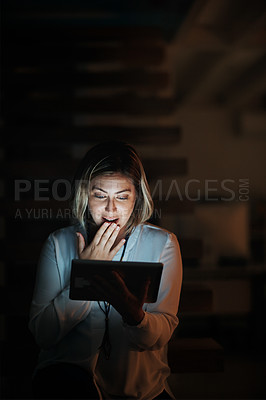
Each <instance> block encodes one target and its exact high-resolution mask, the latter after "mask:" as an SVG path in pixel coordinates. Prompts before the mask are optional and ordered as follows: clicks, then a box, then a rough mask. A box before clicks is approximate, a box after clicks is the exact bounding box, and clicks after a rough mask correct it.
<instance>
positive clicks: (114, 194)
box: [88, 173, 136, 232]
mask: <svg viewBox="0 0 266 400" xmlns="http://www.w3.org/2000/svg"><path fill="white" fill-rule="evenodd" d="M135 200H136V191H135V186H134V185H133V183H132V181H131V179H129V178H128V177H126V176H125V175H122V174H120V173H114V174H112V175H108V176H106V175H100V176H97V177H96V178H94V179H92V180H91V184H90V192H89V203H88V204H89V209H90V213H91V216H92V218H93V220H94V222H95V223H96V225H98V226H100V225H102V224H103V223H104V222H106V221H107V222H115V223H116V224H117V225H119V226H120V232H122V230H123V228H125V226H126V223H127V222H128V220H129V218H130V216H131V214H132V211H133V209H134V205H135Z"/></svg>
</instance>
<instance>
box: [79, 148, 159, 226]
mask: <svg viewBox="0 0 266 400" xmlns="http://www.w3.org/2000/svg"><path fill="white" fill-rule="evenodd" d="M114 173H121V174H122V175H125V176H126V177H127V178H129V179H131V181H132V183H133V184H134V186H135V190H136V201H135V206H134V209H133V212H132V214H131V216H130V218H129V220H128V222H127V226H126V233H130V232H131V231H132V229H133V228H134V227H136V226H137V225H139V224H140V223H143V222H145V221H147V220H148V219H149V218H150V217H151V215H152V212H153V201H152V197H151V193H150V188H149V185H148V182H147V178H146V174H145V171H144V168H143V165H142V163H141V161H140V158H139V156H138V154H137V153H136V151H135V150H134V148H133V147H132V146H130V145H129V144H127V143H123V142H114V141H113V142H103V143H100V144H98V145H96V146H94V147H93V148H92V149H90V150H89V151H88V153H87V154H86V155H85V157H84V158H83V160H82V162H81V164H80V166H79V168H78V170H77V173H76V175H75V177H74V182H73V185H72V212H73V215H74V217H75V218H76V219H77V220H78V221H79V222H80V224H81V225H82V226H83V227H84V228H86V224H87V223H88V222H91V223H94V221H93V219H92V217H91V214H90V211H89V207H88V198H89V187H90V183H91V180H92V179H94V178H95V177H97V176H99V175H112V174H114Z"/></svg>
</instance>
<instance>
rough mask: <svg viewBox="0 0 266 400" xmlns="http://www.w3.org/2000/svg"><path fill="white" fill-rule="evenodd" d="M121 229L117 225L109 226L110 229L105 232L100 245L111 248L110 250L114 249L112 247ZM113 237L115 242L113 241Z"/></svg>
mask: <svg viewBox="0 0 266 400" xmlns="http://www.w3.org/2000/svg"><path fill="white" fill-rule="evenodd" d="M119 229H120V227H118V226H117V225H116V224H114V223H112V224H111V225H110V226H108V228H107V229H106V231H105V232H104V234H103V235H102V238H101V240H100V242H99V244H100V243H101V244H102V245H103V246H104V247H105V246H106V245H107V246H110V248H111V247H112V245H113V244H114V241H115V239H116V237H117V235H118V231H119ZM112 235H113V239H114V240H113V241H112V239H111V237H112Z"/></svg>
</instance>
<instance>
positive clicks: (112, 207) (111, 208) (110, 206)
mask: <svg viewBox="0 0 266 400" xmlns="http://www.w3.org/2000/svg"><path fill="white" fill-rule="evenodd" d="M105 210H106V211H109V212H114V211H116V205H115V200H114V199H108V200H107V203H106V207H105Z"/></svg>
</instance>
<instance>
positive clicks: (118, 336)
mask: <svg viewBox="0 0 266 400" xmlns="http://www.w3.org/2000/svg"><path fill="white" fill-rule="evenodd" d="M77 231H80V229H79V226H78V225H73V226H70V227H67V228H63V229H60V230H58V231H56V232H54V233H52V234H51V235H50V236H49V237H48V239H47V241H46V242H45V244H44V246H43V249H42V252H41V255H40V259H39V263H38V269H37V276H36V283H35V290H34V295H33V300H32V304H31V310H30V322H29V328H30V330H31V332H32V333H33V335H34V337H35V339H36V342H37V344H38V345H39V346H40V347H41V352H40V355H39V363H38V368H42V367H44V366H47V365H49V364H53V363H56V362H71V363H76V364H78V365H79V366H81V367H84V368H85V369H87V370H89V371H91V372H92V374H93V377H94V381H95V384H96V386H97V389H98V391H99V394H100V397H101V398H116V396H119V397H123V398H131V399H143V400H145V399H147V400H148V399H149V400H150V399H152V398H154V397H155V396H157V395H158V394H159V393H161V392H162V391H163V390H164V389H165V388H167V383H166V379H167V377H168V376H169V374H170V369H169V367H168V363H167V343H168V341H169V339H170V338H171V336H172V333H173V331H174V329H175V328H176V326H177V324H178V318H177V311H178V304H179V297H180V291H181V283H182V261H181V255H180V250H179V245H178V242H177V239H176V237H175V235H174V234H172V233H170V232H168V231H166V230H163V229H161V228H159V227H157V226H154V225H151V224H148V223H145V224H140V225H138V226H137V227H136V228H135V229H134V231H133V232H132V233H131V235H130V237H129V239H128V243H127V247H126V251H125V254H124V258H123V260H124V261H151V262H153V261H154V262H162V263H163V264H164V267H163V273H162V278H161V284H160V289H159V294H158V299H157V302H156V303H152V304H144V306H143V310H144V311H145V316H144V319H143V320H142V321H141V323H140V324H139V325H137V326H129V325H127V324H125V323H124V322H123V320H122V318H121V316H120V314H119V313H118V312H117V311H116V310H115V309H114V308H113V307H111V309H110V314H109V319H110V321H109V332H110V340H111V345H112V351H111V356H110V359H109V360H106V359H105V358H104V356H103V355H102V352H99V347H100V345H101V343H102V338H103V334H104V330H105V315H104V313H103V312H102V311H101V310H100V308H99V305H98V303H97V302H95V301H76V300H70V299H69V281H70V270H71V261H72V259H73V258H78V254H77V237H76V232H77ZM122 251H123V248H121V249H120V250H119V252H118V253H117V254H116V256H115V257H114V259H113V260H114V261H116V260H120V257H121V254H122Z"/></svg>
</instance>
